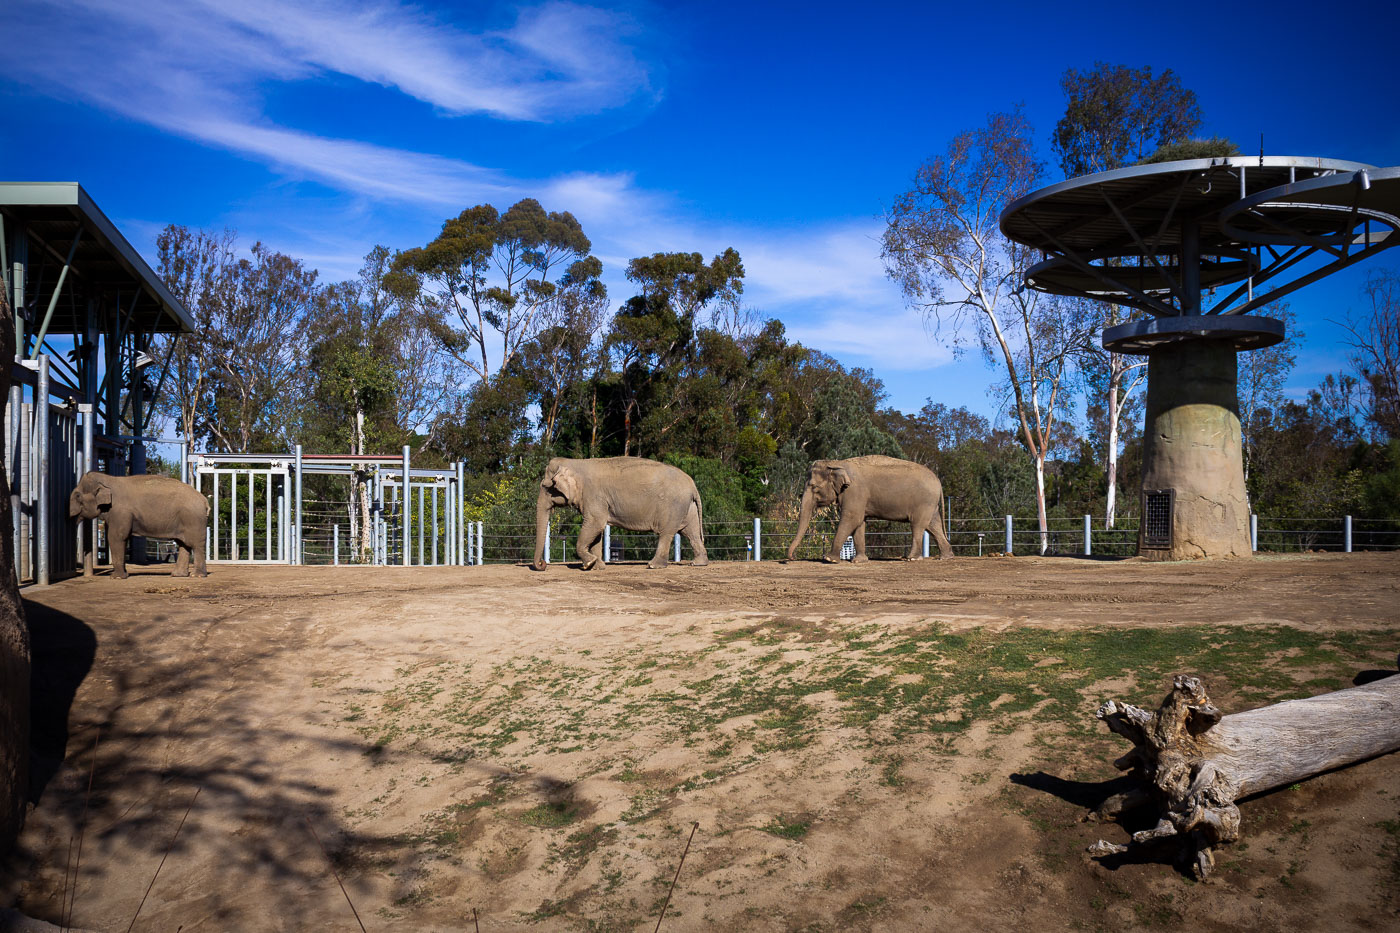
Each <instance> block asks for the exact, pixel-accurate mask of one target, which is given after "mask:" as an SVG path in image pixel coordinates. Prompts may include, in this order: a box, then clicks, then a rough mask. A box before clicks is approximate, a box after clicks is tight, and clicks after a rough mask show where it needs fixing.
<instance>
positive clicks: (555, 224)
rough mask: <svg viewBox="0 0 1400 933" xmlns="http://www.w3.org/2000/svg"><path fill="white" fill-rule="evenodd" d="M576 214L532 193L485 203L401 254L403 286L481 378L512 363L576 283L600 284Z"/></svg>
mask: <svg viewBox="0 0 1400 933" xmlns="http://www.w3.org/2000/svg"><path fill="white" fill-rule="evenodd" d="M591 250H592V244H591V243H590V242H589V240H588V237H587V236H585V235H584V233H583V228H582V226H580V224H579V222H578V221H577V220H576V219H575V218H574V216H573V215H572V214H570V213H569V212H567V211H564V212H546V211H545V210H544V208H543V207H541V206H540V203H539V202H538V201H536V200H534V199H533V198H525V199H523V200H521V201H518V202H517V203H516V204H515V205H513V206H512V207H511V208H510V209H509V210H508V211H506V212H505V213H504V214H502V213H500V212H498V211H497V210H496V208H494V207H492V206H491V205H490V204H479V205H477V206H476V207H471V208H468V209H466V210H464V211H462V212H461V213H460V214H459V215H457V216H456V217H451V218H448V219H447V221H446V222H444V223H443V225H442V232H441V233H439V234H438V236H437V237H436V238H434V239H433V240H432V241H431V242H429V243H428V244H426V245H424V246H421V247H417V248H415V249H409V250H404V251H403V252H401V253H399V254H398V255H397V256H396V257H395V260H394V264H393V265H394V271H395V272H396V273H397V274H398V277H397V279H396V285H397V287H398V288H399V289H400V290H401V292H402V293H404V294H405V295H407V296H408V297H411V298H414V299H417V300H418V301H419V302H420V305H421V307H423V308H424V309H425V310H426V311H428V312H429V313H431V314H432V315H433V319H434V321H435V324H436V327H435V332H436V335H437V339H438V341H439V343H440V345H441V346H442V347H443V348H444V349H445V350H446V351H447V352H448V353H449V354H451V356H452V357H453V358H454V359H456V360H457V361H458V362H459V363H460V364H461V365H462V366H464V367H465V368H466V369H467V371H468V372H469V373H471V374H472V375H474V376H475V377H476V378H477V379H480V380H490V379H491V378H492V377H493V376H494V375H495V374H496V373H498V372H500V371H502V370H504V369H506V368H507V367H508V366H509V365H510V364H511V362H512V361H514V360H515V358H516V357H517V356H518V355H519V354H520V353H521V352H522V351H523V350H524V348H525V346H526V345H527V344H528V343H529V341H530V340H531V339H532V338H534V336H535V335H536V334H537V333H538V331H539V329H540V327H541V326H542V319H543V317H544V316H545V312H546V309H547V308H548V307H549V306H550V303H551V302H555V301H558V300H559V297H560V293H561V292H562V291H565V290H569V289H576V290H581V291H585V292H587V291H590V290H593V289H595V288H596V287H597V281H598V277H599V276H600V275H601V274H602V264H601V263H600V262H598V260H597V259H596V258H594V257H592V256H590V255H589V254H590V251H591Z"/></svg>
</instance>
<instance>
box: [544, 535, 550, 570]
mask: <svg viewBox="0 0 1400 933" xmlns="http://www.w3.org/2000/svg"><path fill="white" fill-rule="evenodd" d="M550 530H551V529H550V527H549V526H548V525H545V526H544V562H545V563H546V564H547V563H549V534H550Z"/></svg>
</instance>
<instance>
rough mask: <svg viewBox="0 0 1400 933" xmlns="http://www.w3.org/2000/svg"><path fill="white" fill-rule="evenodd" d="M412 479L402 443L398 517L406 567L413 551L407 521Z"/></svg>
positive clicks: (407, 454)
mask: <svg viewBox="0 0 1400 933" xmlns="http://www.w3.org/2000/svg"><path fill="white" fill-rule="evenodd" d="M411 480H412V469H411V464H410V463H409V447H408V445H407V444H404V445H403V507H402V509H401V510H400V519H401V521H402V522H403V565H404V566H405V567H407V566H408V565H409V564H411V563H412V562H413V551H412V549H411V545H412V538H411V537H410V535H411V533H412V531H413V528H412V524H413V523H412V522H410V521H409V514H410V509H409V505H408V490H409V485H408V484H409V483H410V482H411Z"/></svg>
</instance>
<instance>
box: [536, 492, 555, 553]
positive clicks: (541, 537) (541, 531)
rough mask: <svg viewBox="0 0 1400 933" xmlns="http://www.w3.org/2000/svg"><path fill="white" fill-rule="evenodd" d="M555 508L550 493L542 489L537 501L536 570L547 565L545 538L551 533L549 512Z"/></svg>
mask: <svg viewBox="0 0 1400 933" xmlns="http://www.w3.org/2000/svg"><path fill="white" fill-rule="evenodd" d="M553 510H554V502H553V500H551V499H550V498H549V493H547V492H545V491H544V489H541V490H540V497H539V499H538V500H537V501H536V502H535V564H534V567H535V569H536V570H543V569H544V568H545V566H546V564H545V560H544V546H545V539H546V538H547V536H548V535H549V513H550V512H552V511H553Z"/></svg>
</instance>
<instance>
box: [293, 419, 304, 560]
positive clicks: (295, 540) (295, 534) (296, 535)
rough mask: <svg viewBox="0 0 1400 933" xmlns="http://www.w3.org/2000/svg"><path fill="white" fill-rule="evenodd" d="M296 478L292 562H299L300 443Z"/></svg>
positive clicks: (300, 556)
mask: <svg viewBox="0 0 1400 933" xmlns="http://www.w3.org/2000/svg"><path fill="white" fill-rule="evenodd" d="M296 461H297V479H296V510H297V518H296V529H295V531H294V532H293V536H292V559H291V562H292V563H293V564H298V565H300V564H301V558H302V553H301V445H300V444H298V445H296Z"/></svg>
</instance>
